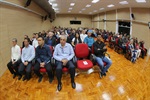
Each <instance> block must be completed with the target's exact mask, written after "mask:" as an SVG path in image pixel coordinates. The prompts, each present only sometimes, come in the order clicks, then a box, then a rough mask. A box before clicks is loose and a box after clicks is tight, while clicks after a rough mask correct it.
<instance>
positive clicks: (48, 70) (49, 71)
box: [34, 61, 54, 78]
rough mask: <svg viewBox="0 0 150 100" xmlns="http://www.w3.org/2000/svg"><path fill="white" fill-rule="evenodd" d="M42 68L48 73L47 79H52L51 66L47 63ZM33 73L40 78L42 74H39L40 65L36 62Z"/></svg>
mask: <svg viewBox="0 0 150 100" xmlns="http://www.w3.org/2000/svg"><path fill="white" fill-rule="evenodd" d="M44 67H45V68H46V71H47V73H48V77H49V78H53V76H54V75H53V71H52V66H51V64H50V62H49V63H47V64H46V65H45V66H44ZM34 73H35V74H36V75H37V76H38V77H40V76H42V74H41V73H40V63H39V62H37V61H36V63H35V65H34Z"/></svg>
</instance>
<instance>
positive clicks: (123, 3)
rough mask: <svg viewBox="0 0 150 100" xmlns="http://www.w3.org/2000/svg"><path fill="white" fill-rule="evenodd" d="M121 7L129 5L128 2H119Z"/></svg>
mask: <svg viewBox="0 0 150 100" xmlns="http://www.w3.org/2000/svg"><path fill="white" fill-rule="evenodd" d="M119 3H120V4H121V5H125V4H128V2H127V1H121V2H119Z"/></svg>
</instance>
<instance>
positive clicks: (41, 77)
mask: <svg viewBox="0 0 150 100" xmlns="http://www.w3.org/2000/svg"><path fill="white" fill-rule="evenodd" d="M42 79H43V75H41V76H40V77H39V80H38V82H39V83H40V82H41V81H42Z"/></svg>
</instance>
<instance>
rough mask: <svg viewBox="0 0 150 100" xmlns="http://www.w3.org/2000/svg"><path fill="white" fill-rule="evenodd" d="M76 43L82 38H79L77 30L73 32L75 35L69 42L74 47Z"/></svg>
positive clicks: (80, 41)
mask: <svg viewBox="0 0 150 100" xmlns="http://www.w3.org/2000/svg"><path fill="white" fill-rule="evenodd" d="M78 43H82V40H81V38H80V34H79V32H76V33H75V37H74V38H73V39H72V42H71V44H72V46H73V47H74V46H75V45H76V44H78Z"/></svg>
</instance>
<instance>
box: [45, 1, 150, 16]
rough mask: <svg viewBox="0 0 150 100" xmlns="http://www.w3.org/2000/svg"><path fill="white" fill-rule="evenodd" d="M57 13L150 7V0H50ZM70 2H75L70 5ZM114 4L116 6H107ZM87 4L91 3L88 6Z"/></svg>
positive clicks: (90, 13)
mask: <svg viewBox="0 0 150 100" xmlns="http://www.w3.org/2000/svg"><path fill="white" fill-rule="evenodd" d="M48 1H49V2H50V4H51V5H52V7H53V9H54V10H55V11H56V13H57V14H88V15H94V14H97V13H101V12H105V11H110V10H114V9H120V8H129V7H132V8H134V7H138V8H150V0H145V1H146V2H144V3H138V2H136V0H99V1H98V2H97V3H92V0H48ZM121 1H127V2H128V4H124V5H122V4H120V3H119V2H121ZM70 3H75V5H74V6H70ZM110 4H113V5H114V7H110V8H109V7H107V6H108V5H110ZM86 5H91V6H90V7H86Z"/></svg>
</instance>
